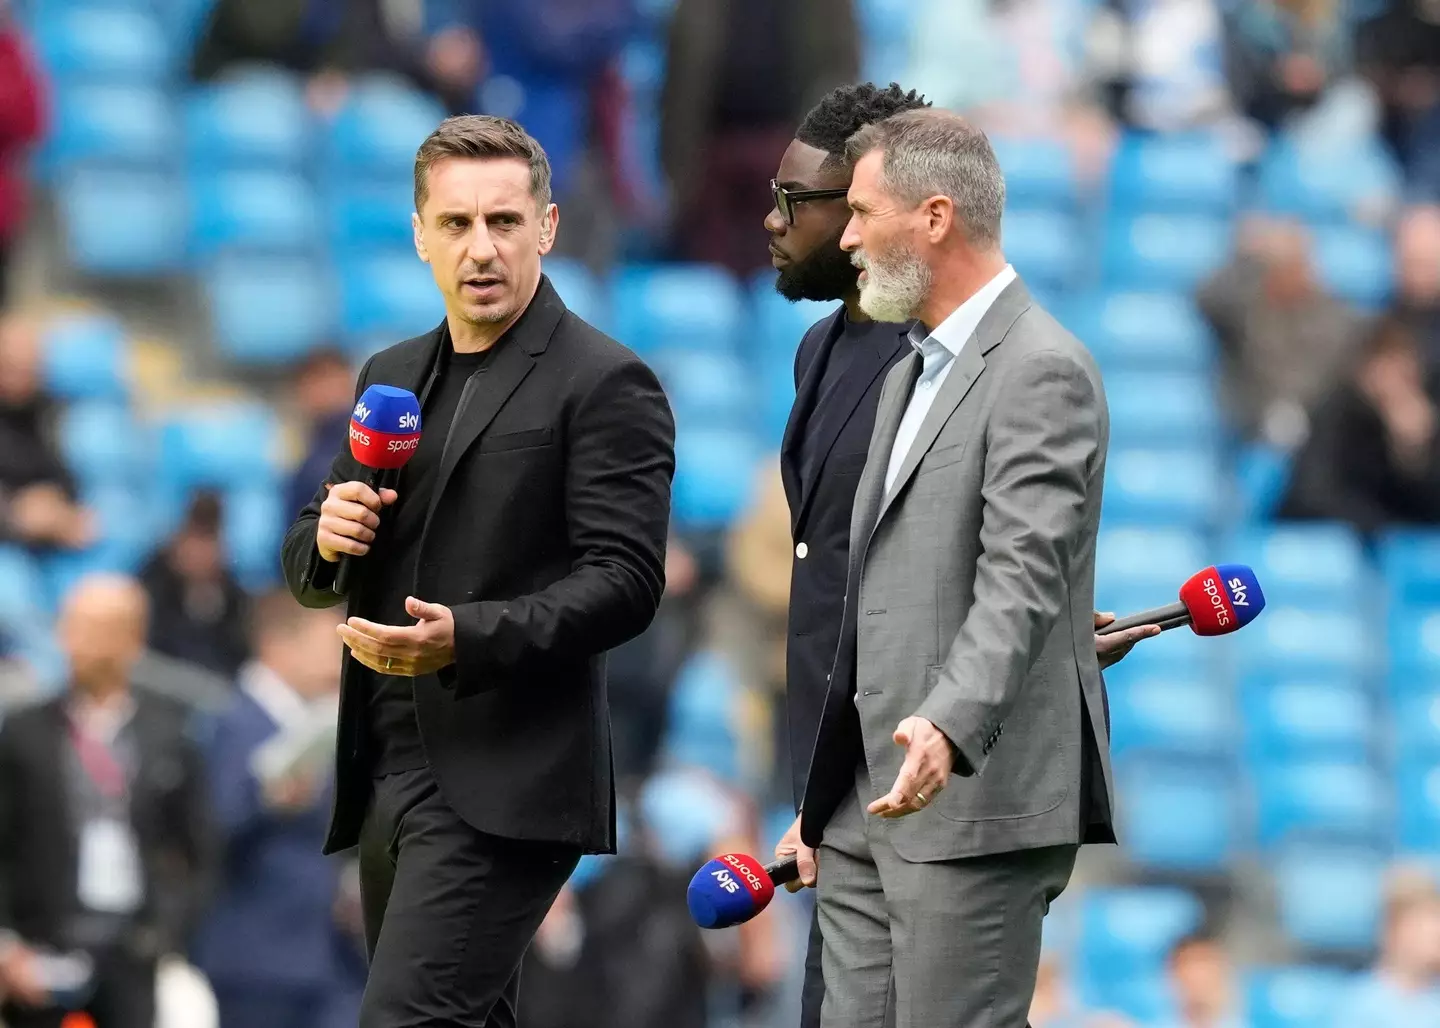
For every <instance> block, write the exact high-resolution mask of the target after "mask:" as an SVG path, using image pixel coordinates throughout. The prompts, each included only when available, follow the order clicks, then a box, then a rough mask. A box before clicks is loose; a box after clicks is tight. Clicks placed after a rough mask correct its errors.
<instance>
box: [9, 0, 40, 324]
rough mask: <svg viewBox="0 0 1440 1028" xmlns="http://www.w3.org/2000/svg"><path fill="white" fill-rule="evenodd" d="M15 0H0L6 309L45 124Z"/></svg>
mask: <svg viewBox="0 0 1440 1028" xmlns="http://www.w3.org/2000/svg"><path fill="white" fill-rule="evenodd" d="M12 19H13V15H12V13H11V10H10V0H0V311H3V310H5V306H6V303H7V301H8V300H9V298H10V292H9V290H10V285H11V282H10V278H11V272H12V269H11V264H12V254H13V253H14V250H15V244H16V242H17V240H18V239H19V237H20V231H21V229H22V228H23V227H24V222H25V213H26V210H27V208H28V206H29V205H28V203H27V199H26V195H25V194H26V178H25V166H24V160H25V157H26V155H27V154H28V152H29V151H30V148H31V147H32V146H34V145H35V144H36V143H38V142H39V141H40V136H41V133H42V131H43V130H44V110H43V106H42V100H41V91H42V90H41V81H40V71H39V68H38V67H37V66H36V64H35V62H34V60H33V59H32V57H31V55H30V50H29V48H28V46H27V45H26V42H25V39H24V37H23V36H22V35H21V32H20V26H19V25H17V24H16V23H15V22H14V20H12Z"/></svg>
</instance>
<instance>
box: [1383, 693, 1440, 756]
mask: <svg viewBox="0 0 1440 1028" xmlns="http://www.w3.org/2000/svg"><path fill="white" fill-rule="evenodd" d="M1394 737H1395V744H1396V748H1397V750H1398V751H1399V754H1400V756H1401V758H1402V759H1406V758H1412V759H1429V760H1432V761H1434V762H1435V763H1436V764H1437V765H1440V688H1436V687H1434V686H1431V687H1430V688H1428V689H1427V688H1416V689H1413V690H1411V691H1409V692H1407V693H1406V694H1405V695H1403V696H1398V697H1396V698H1395V727H1394Z"/></svg>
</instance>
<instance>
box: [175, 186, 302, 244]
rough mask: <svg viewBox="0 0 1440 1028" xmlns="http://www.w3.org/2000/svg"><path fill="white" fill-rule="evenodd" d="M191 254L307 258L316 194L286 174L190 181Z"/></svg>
mask: <svg viewBox="0 0 1440 1028" xmlns="http://www.w3.org/2000/svg"><path fill="white" fill-rule="evenodd" d="M191 191H192V192H191V199H192V207H193V210H194V217H193V220H192V223H191V244H192V246H191V249H192V252H193V253H195V254H196V255H197V256H200V257H208V256H210V255H212V254H214V253H216V252H218V251H222V250H244V251H247V252H250V253H263V254H270V253H274V254H305V253H309V252H312V251H313V250H314V248H315V246H316V245H317V242H318V240H319V239H320V236H321V234H322V227H323V218H322V216H321V212H320V206H319V202H318V201H317V199H316V197H315V191H314V189H313V188H311V186H310V183H309V182H308V181H306V180H305V179H304V178H303V177H301V176H299V175H296V174H292V173H289V172H276V171H230V172H220V173H217V174H214V175H205V176H202V177H199V178H198V179H192V180H191Z"/></svg>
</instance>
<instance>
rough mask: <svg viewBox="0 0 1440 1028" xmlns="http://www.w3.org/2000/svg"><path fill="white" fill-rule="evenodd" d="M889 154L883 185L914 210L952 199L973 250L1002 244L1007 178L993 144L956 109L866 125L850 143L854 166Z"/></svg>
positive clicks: (847, 150)
mask: <svg viewBox="0 0 1440 1028" xmlns="http://www.w3.org/2000/svg"><path fill="white" fill-rule="evenodd" d="M875 150H880V151H883V154H884V156H883V159H882V163H881V169H880V177H881V181H882V182H883V183H884V186H885V189H886V190H887V191H889V192H890V193H891V194H892V195H893V196H894V197H895V198H896V199H897V200H899V201H900V202H901V203H905V204H908V205H909V206H911V207H914V206H915V205H917V204H919V203H921V202H923V201H924V200H926V199H928V198H929V197H932V196H942V195H943V196H948V197H949V198H950V200H951V202H953V203H954V204H955V214H956V217H957V218H959V220H960V223H961V224H962V225H963V226H964V227H965V234H966V237H967V238H968V239H969V241H970V243H971V244H972V245H973V246H976V247H980V248H983V249H990V248H993V247H997V246H999V245H1000V219H1001V216H1002V214H1003V213H1004V210H1005V175H1004V173H1002V172H1001V171H1000V162H999V161H997V160H996V159H995V151H994V150H993V149H992V148H991V146H990V140H989V139H987V138H985V133H984V132H981V131H980V130H979V129H978V128H976V127H975V126H974V125H972V124H970V123H969V122H968V121H966V120H965V119H964V118H962V117H961V116H960V115H958V114H956V113H954V112H953V111H944V110H940V109H938V108H923V109H921V110H915V111H905V112H903V113H900V114H896V115H894V116H893V117H890V118H886V119H885V120H884V121H878V122H875V123H873V124H870V125H866V126H865V127H864V128H862V129H861V130H860V131H859V132H856V133H855V134H854V135H853V136H851V137H850V139H849V141H848V142H847V143H846V144H845V159H846V161H847V162H848V163H849V164H850V166H851V167H854V166H855V165H856V164H857V163H858V162H859V160H860V158H862V157H864V156H865V155H866V154H868V153H871V152H873V151H875Z"/></svg>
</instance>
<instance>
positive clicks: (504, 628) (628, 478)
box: [283, 116, 674, 1028]
mask: <svg viewBox="0 0 1440 1028" xmlns="http://www.w3.org/2000/svg"><path fill="white" fill-rule="evenodd" d="M415 182H416V198H415V201H416V203H415V206H416V211H417V214H416V215H415V219H414V222H415V244H416V249H417V251H418V252H419V254H420V257H421V259H422V260H425V261H427V262H428V263H429V264H430V265H431V267H432V271H433V272H434V275H435V281H436V283H437V285H438V286H439V287H440V291H441V293H442V294H443V295H444V299H445V309H446V318H445V322H444V324H442V325H441V326H440V327H439V328H437V329H436V330H435V331H433V332H430V333H427V334H426V335H424V336H420V337H418V338H416V339H411V340H408V341H406V342H403V343H400V344H399V345H397V346H393V347H391V348H389V349H388V350H384V351H382V352H380V353H378V354H376V355H375V356H374V357H373V358H371V360H370V362H369V363H368V364H367V365H366V366H365V368H364V369H363V370H362V371H361V374H360V381H359V384H358V388H357V396H358V395H359V393H360V392H361V391H363V390H364V389H365V387H366V386H368V385H370V384H372V383H382V384H386V385H391V386H399V387H403V388H406V389H411V390H413V391H414V392H416V393H417V394H418V395H419V396H420V397H421V403H422V407H423V411H424V414H423V418H422V424H423V427H424V434H423V436H422V438H421V441H420V444H419V446H418V447H417V449H416V452H415V455H414V456H413V457H412V458H411V460H410V462H409V463H408V464H407V465H406V466H405V468H404V470H403V471H402V472H401V473H400V474H399V476H398V478H395V479H391V480H388V481H385V482H382V483H381V486H382V487H381V488H380V489H379V490H378V491H377V490H374V489H371V488H370V487H369V486H367V485H365V484H364V483H363V482H362V481H360V479H362V477H363V474H362V470H361V468H360V467H359V466H358V465H357V463H356V462H355V461H354V460H353V459H352V458H351V456H350V454H349V450H348V448H345V449H342V451H341V453H340V456H339V457H337V458H336V460H335V464H334V467H333V468H332V471H331V474H330V477H329V481H327V482H326V483H325V484H324V485H323V486H322V487H321V488H320V490H319V491H318V492H317V493H316V495H315V498H314V499H313V500H312V501H311V503H310V504H309V506H307V507H306V508H305V510H304V511H302V512H301V514H300V516H299V519H298V520H297V521H296V522H295V524H294V525H293V526H292V527H291V528H290V531H289V532H288V533H287V535H286V537H285V542H284V548H283V549H284V553H283V561H284V566H285V575H286V579H287V581H288V582H289V584H290V587H291V590H292V592H293V593H294V594H295V596H296V597H297V598H298V599H299V600H300V602H302V603H304V604H307V605H310V606H325V605H331V604H335V603H339V602H341V600H342V599H346V597H341V596H338V595H336V593H335V591H334V588H333V586H334V580H335V568H336V561H337V560H338V559H339V557H340V556H341V555H344V554H349V555H352V558H360V560H359V566H358V568H357V573H356V575H355V582H354V585H353V586H352V587H351V589H350V595H349V596H348V601H349V611H348V613H349V614H350V617H349V619H348V621H347V622H346V623H345V624H344V625H342V626H341V627H340V633H341V635H342V638H343V639H344V642H345V644H346V646H347V647H348V652H347V655H346V660H345V667H344V672H343V677H342V693H341V709H340V727H339V748H338V758H337V759H338V764H337V774H336V801H335V810H334V814H333V817H332V819H331V824H330V832H329V838H328V840H327V844H326V846H327V849H328V850H330V851H335V850H340V849H344V848H347V847H349V846H352V845H354V844H355V843H356V842H357V841H358V842H359V844H360V860H361V875H362V883H363V893H364V896H363V898H364V907H365V921H366V936H367V943H368V945H369V948H370V955H371V968H370V978H369V982H368V984H367V987H366V994H365V999H364V1002H363V1006H362V1011H361V1017H360V1024H361V1026H362V1028H407V1026H411V1025H414V1026H419V1025H436V1024H486V1025H494V1026H501V1025H514V1024H515V1018H516V1014H515V996H516V993H517V989H518V968H519V966H520V961H521V958H522V956H523V955H524V952H525V949H526V947H527V946H528V945H529V943H530V940H531V938H532V936H533V935H534V933H535V930H536V928H537V927H538V926H539V924H540V922H541V920H542V919H543V918H544V916H545V912H546V910H547V909H548V908H549V906H550V904H551V902H552V901H553V900H554V898H555V895H556V894H557V893H558V892H559V890H560V888H561V886H562V885H563V884H564V883H565V881H566V879H567V878H568V877H569V875H570V873H571V871H572V870H573V869H574V866H575V864H576V862H577V860H578V859H579V857H580V855H581V854H582V853H585V852H590V853H605V852H612V851H613V849H614V845H615V809H614V803H615V800H614V786H613V782H612V773H611V756H610V735H609V721H608V713H607V705H606V696H605V675H604V654H605V652H606V651H607V650H609V649H612V648H613V647H615V646H618V645H619V644H620V643H622V642H625V641H626V640H628V639H631V638H633V637H635V636H636V635H638V634H640V632H642V631H643V630H644V629H645V627H646V626H647V625H648V624H649V623H650V620H651V618H652V617H653V616H654V613H655V610H656V607H657V605H658V604H659V601H660V596H661V593H662V592H663V590H664V563H665V542H666V532H667V528H668V523H669V516H670V483H671V479H672V476H673V473H674V425H673V420H672V418H671V414H670V409H669V406H668V404H667V403H666V400H665V396H664V394H663V392H662V391H661V389H660V385H659V383H658V381H657V380H656V378H655V376H654V375H653V374H652V373H651V371H650V370H649V369H648V368H647V367H646V366H645V365H644V364H643V363H642V362H641V361H640V360H639V359H638V358H636V357H635V355H634V354H632V353H631V352H630V351H628V350H626V349H625V348H623V347H622V346H620V345H619V344H618V343H615V342H614V341H613V340H611V339H609V338H607V337H606V336H604V335H602V334H601V333H600V332H598V331H596V330H595V329H593V328H591V327H590V326H589V325H587V324H586V323H585V322H583V321H581V320H580V319H579V318H578V317H576V316H575V315H574V314H572V313H570V312H569V311H567V310H566V309H565V305H564V304H563V303H562V302H561V300H560V297H559V296H558V295H556V293H555V290H554V289H553V288H552V287H551V285H550V283H549V280H548V279H546V278H545V277H544V276H543V275H542V274H541V272H540V258H541V256H543V255H544V254H546V253H548V252H549V250H550V248H551V246H552V245H553V243H554V240H555V231H556V227H557V225H558V221H559V215H558V212H557V210H556V208H555V206H554V205H553V204H551V203H550V166H549V162H548V161H547V159H546V157H545V153H544V151H543V150H542V149H541V148H540V146H539V144H537V143H536V142H535V141H534V140H533V139H532V138H530V136H528V135H527V134H526V133H525V131H524V130H523V129H522V128H520V126H518V125H516V124H515V123H514V122H511V121H507V120H505V119H500V118H490V117H478V116H470V117H462V118H452V119H450V120H448V121H446V122H445V123H443V124H442V125H441V126H440V128H439V129H437V130H436V132H435V133H434V134H432V135H431V137H430V138H429V139H428V140H427V141H426V142H425V143H424V144H423V145H422V146H421V148H420V152H419V154H418V155H417V158H416V172H415Z"/></svg>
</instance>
